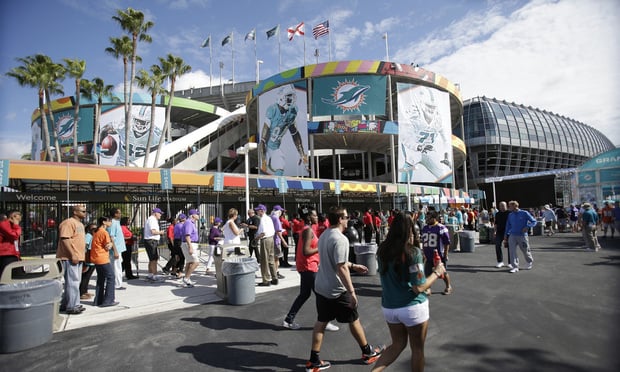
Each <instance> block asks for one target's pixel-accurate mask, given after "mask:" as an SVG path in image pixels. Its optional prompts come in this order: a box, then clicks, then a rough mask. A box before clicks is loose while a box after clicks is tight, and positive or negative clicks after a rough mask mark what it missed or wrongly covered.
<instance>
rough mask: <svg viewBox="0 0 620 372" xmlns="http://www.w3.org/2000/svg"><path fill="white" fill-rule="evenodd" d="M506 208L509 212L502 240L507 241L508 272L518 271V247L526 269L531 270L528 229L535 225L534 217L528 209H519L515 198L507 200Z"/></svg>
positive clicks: (532, 259) (532, 262)
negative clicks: (525, 263)
mask: <svg viewBox="0 0 620 372" xmlns="http://www.w3.org/2000/svg"><path fill="white" fill-rule="evenodd" d="M508 209H509V210H510V214H509V215H508V220H507V221H506V233H505V235H504V241H505V242H507V243H508V257H509V261H510V263H509V264H508V268H509V269H510V273H517V272H519V256H518V255H517V248H520V249H521V252H522V253H523V256H524V257H525V261H526V262H527V267H526V269H527V270H531V269H532V267H533V265H534V258H533V257H532V251H531V250H530V242H529V239H528V231H529V229H530V228H532V227H534V226H536V218H534V216H532V215H531V214H530V213H529V212H528V211H526V210H523V209H519V202H518V201H516V200H511V201H510V202H508Z"/></svg>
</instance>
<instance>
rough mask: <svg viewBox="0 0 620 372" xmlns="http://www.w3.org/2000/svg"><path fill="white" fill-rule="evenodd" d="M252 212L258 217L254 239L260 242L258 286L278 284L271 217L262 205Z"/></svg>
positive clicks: (274, 231)
mask: <svg viewBox="0 0 620 372" xmlns="http://www.w3.org/2000/svg"><path fill="white" fill-rule="evenodd" d="M254 210H255V211H256V214H257V215H258V217H260V224H259V225H258V230H257V231H256V239H258V240H259V241H260V250H259V252H260V254H259V255H260V273H261V277H262V282H260V283H259V284H258V285H259V286H261V287H268V286H270V285H271V284H274V285H276V284H278V274H277V271H276V264H275V254H274V241H273V236H274V235H275V234H276V230H275V227H274V226H273V221H272V220H271V217H270V216H268V215H267V207H265V206H264V205H263V204H259V205H258V206H257V207H256V208H254Z"/></svg>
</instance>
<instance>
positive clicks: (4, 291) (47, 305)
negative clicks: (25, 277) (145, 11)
mask: <svg viewBox="0 0 620 372" xmlns="http://www.w3.org/2000/svg"><path fill="white" fill-rule="evenodd" d="M61 294H62V284H61V283H60V281H59V280H55V279H48V280H36V281H26V282H21V283H11V284H2V285H0V353H14V352H16V351H22V350H26V349H30V348H33V347H35V346H39V345H42V344H44V343H46V342H47V341H49V340H50V339H51V338H52V335H53V333H54V316H55V315H56V308H57V305H58V303H59V302H60V295H61Z"/></svg>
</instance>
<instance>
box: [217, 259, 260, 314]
mask: <svg viewBox="0 0 620 372" xmlns="http://www.w3.org/2000/svg"><path fill="white" fill-rule="evenodd" d="M256 270H258V262H257V261H256V258H254V257H243V258H230V259H227V260H226V261H224V262H222V273H223V274H224V276H225V277H226V288H227V291H228V296H227V299H228V303H229V304H231V305H247V304H251V303H252V302H254V300H255V298H256V285H255V284H254V273H255V272H256Z"/></svg>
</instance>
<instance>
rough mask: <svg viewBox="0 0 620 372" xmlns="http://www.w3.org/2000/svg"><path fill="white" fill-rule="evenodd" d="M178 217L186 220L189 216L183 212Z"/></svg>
mask: <svg viewBox="0 0 620 372" xmlns="http://www.w3.org/2000/svg"><path fill="white" fill-rule="evenodd" d="M178 219H180V220H185V219H187V216H186V215H185V214H184V213H181V214H179V217H178Z"/></svg>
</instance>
